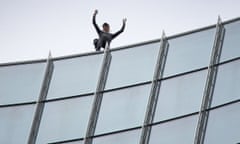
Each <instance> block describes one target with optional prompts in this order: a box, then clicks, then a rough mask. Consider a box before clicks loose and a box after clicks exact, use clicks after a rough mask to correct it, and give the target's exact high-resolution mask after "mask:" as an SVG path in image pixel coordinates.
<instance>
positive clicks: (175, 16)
mask: <svg viewBox="0 0 240 144" xmlns="http://www.w3.org/2000/svg"><path fill="white" fill-rule="evenodd" d="M239 5H240V1H239V0H165V1H164V0H118V1H114V0H98V1H97V0H95V1H94V0H85V1H83V0H0V50H1V52H0V63H4V62H11V61H22V60H32V59H38V58H45V57H47V55H48V51H49V50H51V51H52V55H53V56H54V57H56V56H62V55H70V54H78V53H84V52H91V51H94V48H93V45H92V40H93V38H96V37H97V35H96V32H95V30H94V28H93V26H92V22H91V18H92V14H93V11H94V9H98V10H99V14H98V16H97V22H98V24H99V25H102V23H103V22H109V23H110V25H111V30H112V32H115V31H117V30H119V28H120V27H121V24H122V19H123V18H124V17H126V18H127V19H128V21H127V27H126V29H125V32H124V33H123V34H122V35H120V36H119V37H118V38H117V39H115V40H114V41H113V42H112V45H111V47H112V48H114V47H118V46H124V45H129V44H133V43H137V42H141V41H146V40H151V39H156V38H160V36H161V32H162V30H163V29H164V30H165V32H166V34H167V35H173V34H177V33H180V32H184V31H188V30H192V29H196V28H200V27H203V26H207V25H210V24H215V23H216V21H217V16H218V15H221V17H222V19H223V20H228V19H232V18H235V17H239V14H240V9H239Z"/></svg>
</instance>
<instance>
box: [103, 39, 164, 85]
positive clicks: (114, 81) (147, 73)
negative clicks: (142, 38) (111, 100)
mask: <svg viewBox="0 0 240 144" xmlns="http://www.w3.org/2000/svg"><path fill="white" fill-rule="evenodd" d="M159 48H160V43H159V42H157V43H152V44H147V45H142V46H138V47H136V48H129V49H124V50H119V51H112V61H111V66H110V69H109V74H108V79H107V84H106V89H111V88H117V87H122V86H126V85H132V84H136V83H140V82H146V81H150V80H152V77H153V72H154V68H155V65H156V61H157V55H158V51H159Z"/></svg>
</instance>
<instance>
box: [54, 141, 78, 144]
mask: <svg viewBox="0 0 240 144" xmlns="http://www.w3.org/2000/svg"><path fill="white" fill-rule="evenodd" d="M56 143H58V142H56ZM52 144H55V142H54V143H52ZM61 144H83V141H74V142H64V143H62V142H61Z"/></svg>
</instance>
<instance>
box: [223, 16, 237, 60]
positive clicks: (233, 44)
mask: <svg viewBox="0 0 240 144" xmlns="http://www.w3.org/2000/svg"><path fill="white" fill-rule="evenodd" d="M224 27H225V29H226V33H225V37H224V42H223V49H222V54H221V61H225V60H229V59H232V58H236V57H240V41H239V39H240V21H237V22H233V23H230V24H226V25H224Z"/></svg>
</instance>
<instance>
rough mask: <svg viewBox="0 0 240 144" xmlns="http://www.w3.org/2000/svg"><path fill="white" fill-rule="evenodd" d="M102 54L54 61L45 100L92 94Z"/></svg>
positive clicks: (95, 85)
mask: <svg viewBox="0 0 240 144" xmlns="http://www.w3.org/2000/svg"><path fill="white" fill-rule="evenodd" d="M102 58H103V54H98V55H90V56H82V57H77V58H68V59H62V60H55V61H54V71H53V76H52V80H51V83H50V87H49V92H48V97H47V99H54V98H61V97H69V96H75V95H81V94H85V93H93V92H94V91H95V90H96V87H97V81H98V77H99V73H100V68H101V63H102Z"/></svg>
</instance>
